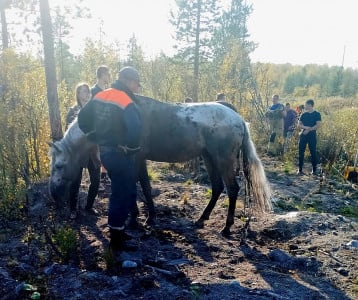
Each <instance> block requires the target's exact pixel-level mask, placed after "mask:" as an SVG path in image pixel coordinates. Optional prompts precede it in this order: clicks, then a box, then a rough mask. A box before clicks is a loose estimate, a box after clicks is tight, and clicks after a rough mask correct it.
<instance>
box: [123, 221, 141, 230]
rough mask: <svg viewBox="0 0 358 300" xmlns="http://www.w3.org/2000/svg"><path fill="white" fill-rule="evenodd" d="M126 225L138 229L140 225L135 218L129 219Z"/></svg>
mask: <svg viewBox="0 0 358 300" xmlns="http://www.w3.org/2000/svg"><path fill="white" fill-rule="evenodd" d="M126 227H127V228H128V229H138V228H139V227H140V226H139V223H138V221H137V220H130V221H129V222H128V223H127V226H126Z"/></svg>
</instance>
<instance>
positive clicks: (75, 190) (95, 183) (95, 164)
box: [66, 83, 101, 219]
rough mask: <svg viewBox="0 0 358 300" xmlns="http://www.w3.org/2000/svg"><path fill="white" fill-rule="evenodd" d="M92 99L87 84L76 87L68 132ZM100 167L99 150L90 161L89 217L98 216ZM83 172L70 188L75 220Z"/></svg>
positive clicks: (94, 152)
mask: <svg viewBox="0 0 358 300" xmlns="http://www.w3.org/2000/svg"><path fill="white" fill-rule="evenodd" d="M90 99H91V92H90V88H89V86H88V84H87V83H79V84H78V85H77V86H76V102H77V104H76V105H75V106H72V107H71V108H70V109H69V110H68V112H67V115H66V130H67V128H68V127H69V126H70V124H71V123H72V122H73V121H74V120H75V119H76V117H77V115H78V113H79V111H80V110H81V108H82V107H83V106H84V105H86V103H87V102H88V101H89V100H90ZM100 165H101V162H100V160H99V157H98V149H96V150H95V151H93V153H91V155H90V159H89V160H88V164H87V169H88V174H89V176H90V182H91V183H90V186H89V188H88V194H87V204H86V207H85V210H86V213H87V214H89V215H96V214H97V211H96V210H95V209H94V208H93V204H94V201H95V199H96V197H97V194H98V188H99V182H100ZM82 172H83V169H82V168H81V169H80V170H79V171H78V175H77V177H76V178H77V179H76V180H75V181H74V182H72V184H71V187H70V211H71V212H70V219H75V218H76V217H77V202H78V194H79V189H80V185H81V181H82Z"/></svg>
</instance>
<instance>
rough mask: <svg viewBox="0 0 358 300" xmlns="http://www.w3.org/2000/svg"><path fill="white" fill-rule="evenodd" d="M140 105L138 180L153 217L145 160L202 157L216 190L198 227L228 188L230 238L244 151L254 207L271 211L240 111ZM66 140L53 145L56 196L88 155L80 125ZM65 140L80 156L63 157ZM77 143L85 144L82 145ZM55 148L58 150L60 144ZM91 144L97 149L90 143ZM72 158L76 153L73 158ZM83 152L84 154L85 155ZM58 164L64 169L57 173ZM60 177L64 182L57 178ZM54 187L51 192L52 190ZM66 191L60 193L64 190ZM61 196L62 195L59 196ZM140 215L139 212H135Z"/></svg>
mask: <svg viewBox="0 0 358 300" xmlns="http://www.w3.org/2000/svg"><path fill="white" fill-rule="evenodd" d="M137 99H138V100H137V101H136V104H137V105H138V108H139V110H140V112H141V116H142V119H143V123H144V124H143V134H142V141H141V148H142V150H141V151H140V152H139V153H138V154H137V155H136V163H137V167H138V179H139V181H140V183H141V186H142V189H143V193H144V196H145V198H146V204H147V206H148V211H149V218H150V219H152V218H153V217H154V204H153V200H152V196H151V187H150V182H149V178H148V172H147V167H146V160H147V159H148V160H152V161H160V162H185V161H188V160H190V159H193V158H196V157H198V156H200V155H201V156H202V157H203V159H204V161H205V165H206V168H207V171H208V174H209V178H210V181H211V185H212V196H211V199H210V202H209V203H208V205H207V206H206V208H205V210H204V212H203V213H202V215H201V217H200V218H199V220H198V221H197V222H196V223H197V225H199V226H203V225H204V221H205V220H208V219H209V216H210V213H211V211H212V210H213V208H214V206H215V204H216V202H217V200H218V198H219V196H220V194H221V193H222V191H223V190H224V184H225V186H226V189H227V193H228V197H229V208H228V214H227V219H226V225H225V227H224V229H223V231H222V233H223V234H224V235H228V234H230V227H231V225H232V224H233V223H234V213H235V206H236V200H237V194H238V191H239V186H238V184H237V182H236V180H235V175H236V174H235V171H236V168H237V167H238V164H239V162H238V157H239V153H240V151H241V152H242V155H241V157H242V160H243V166H244V174H245V177H246V179H247V181H248V184H249V186H250V188H251V192H252V195H253V203H252V204H253V206H255V208H256V211H257V212H258V211H270V210H271V202H270V188H269V185H268V182H267V180H266V176H265V172H264V169H263V166H262V164H261V161H260V159H259V158H258V156H257V154H256V150H255V147H254V145H253V143H252V141H251V139H250V134H249V131H248V128H247V126H246V124H245V122H244V120H243V119H242V118H241V117H240V115H238V114H237V113H236V112H234V111H233V110H231V109H230V108H228V107H225V106H224V105H221V104H219V103H215V102H207V103H183V104H169V103H163V102H160V101H157V100H154V99H152V98H148V97H144V96H137ZM71 130H73V131H74V134H70V133H69V132H68V133H66V135H65V136H64V138H63V140H62V141H60V142H56V143H55V144H54V146H51V148H52V150H51V155H52V164H51V166H52V170H51V178H50V191H58V190H59V187H58V184H61V185H62V187H66V180H68V179H65V178H64V177H65V176H64V175H62V174H67V178H69V176H68V174H69V173H71V169H72V168H73V167H74V166H75V163H74V162H73V161H74V160H76V159H79V156H81V155H85V151H87V150H86V149H87V148H89V146H90V145H87V144H88V143H89V142H88V141H86V139H85V137H84V134H83V133H81V131H80V130H78V125H77V122H75V123H74V124H72V126H71V127H70V128H69V130H68V131H71ZM66 139H73V140H72V141H71V142H67V143H70V144H72V145H75V144H76V143H77V144H78V145H77V147H76V146H74V147H75V148H76V150H77V151H79V153H77V154H76V155H73V153H74V152H76V151H70V150H69V149H68V148H67V147H63V148H65V152H63V151H62V152H59V149H57V148H60V147H59V144H61V143H65V140H66ZM79 140H80V141H81V142H79ZM56 144H57V145H56ZM92 145H93V144H92ZM71 153H72V154H71ZM81 153H82V154H81ZM57 165H60V168H59V169H58V168H57ZM59 178H61V180H60V179H59ZM51 186H52V188H51ZM61 190H62V188H61ZM57 196H58V195H57ZM134 214H138V209H137V210H136V211H135V212H134Z"/></svg>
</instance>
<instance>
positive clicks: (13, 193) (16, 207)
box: [0, 185, 26, 222]
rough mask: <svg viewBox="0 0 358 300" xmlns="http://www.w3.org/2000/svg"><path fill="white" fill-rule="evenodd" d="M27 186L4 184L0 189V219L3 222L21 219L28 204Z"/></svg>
mask: <svg viewBox="0 0 358 300" xmlns="http://www.w3.org/2000/svg"><path fill="white" fill-rule="evenodd" d="M25 192H26V190H25V188H24V187H22V188H21V187H20V186H19V187H18V189H16V188H15V189H14V188H11V185H8V186H3V187H2V188H1V190H0V219H1V220H2V221H3V222H7V221H13V220H21V219H22V218H23V211H24V207H25V204H26V196H25Z"/></svg>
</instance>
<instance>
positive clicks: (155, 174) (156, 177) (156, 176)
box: [148, 168, 160, 181]
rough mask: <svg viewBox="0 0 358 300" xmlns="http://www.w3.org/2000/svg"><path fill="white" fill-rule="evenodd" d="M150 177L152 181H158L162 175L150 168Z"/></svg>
mask: <svg viewBox="0 0 358 300" xmlns="http://www.w3.org/2000/svg"><path fill="white" fill-rule="evenodd" d="M148 177H149V180H151V181H158V180H159V178H160V174H159V173H158V172H157V171H155V170H154V169H152V168H148Z"/></svg>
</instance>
